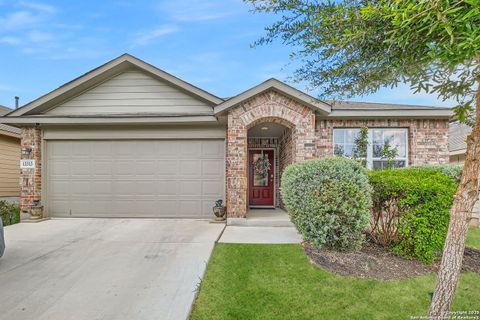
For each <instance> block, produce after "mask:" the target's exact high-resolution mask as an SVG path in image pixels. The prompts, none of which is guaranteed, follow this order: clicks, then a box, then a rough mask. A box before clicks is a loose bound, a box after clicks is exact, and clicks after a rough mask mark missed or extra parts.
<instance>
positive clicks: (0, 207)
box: [0, 200, 20, 226]
mask: <svg viewBox="0 0 480 320" xmlns="http://www.w3.org/2000/svg"><path fill="white" fill-rule="evenodd" d="M0 217H1V218H2V221H3V225H4V226H8V225H11V224H15V223H19V222H20V207H19V206H18V204H15V203H10V202H8V201H3V200H1V201H0Z"/></svg>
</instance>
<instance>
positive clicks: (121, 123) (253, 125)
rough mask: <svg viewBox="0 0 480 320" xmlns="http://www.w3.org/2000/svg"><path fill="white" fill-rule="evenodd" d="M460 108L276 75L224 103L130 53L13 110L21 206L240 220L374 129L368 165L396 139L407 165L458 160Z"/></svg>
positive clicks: (58, 212)
mask: <svg viewBox="0 0 480 320" xmlns="http://www.w3.org/2000/svg"><path fill="white" fill-rule="evenodd" d="M451 116H452V111H451V110H449V109H446V108H435V107H425V106H410V105H395V104H378V103H356V102H339V103H336V104H331V103H327V102H324V101H321V100H319V99H316V98H315V97H312V96H310V95H308V94H306V93H304V92H301V91H299V90H297V89H295V88H293V87H291V86H289V85H287V84H285V83H283V82H281V81H278V80H276V79H270V80H267V81H265V82H263V83H260V84H258V85H257V86H254V87H253V88H250V89H248V90H246V91H244V92H242V93H240V94H238V95H236V96H234V97H231V98H229V99H222V98H219V97H217V96H215V95H213V94H211V93H209V92H206V91H205V90H202V89H200V88H198V87H196V86H194V85H192V84H190V83H187V82H185V81H183V80H181V79H179V78H177V77H174V76H173V75H171V74H168V73H166V72H165V71H162V70H160V69H158V68H156V67H155V66H152V65H150V64H148V63H146V62H144V61H142V60H139V59H137V58H135V57H133V56H131V55H128V54H124V55H122V56H120V57H118V58H116V59H113V60H111V61H109V62H107V63H106V64H104V65H102V66H99V67H98V68H96V69H94V70H92V71H89V72H87V73H86V74H84V75H82V76H80V77H78V78H76V79H74V80H72V81H70V82H68V83H66V84H64V85H63V86H61V87H59V88H58V89H56V90H54V91H52V92H49V93H47V94H45V95H43V96H41V97H40V98H38V99H36V100H34V101H32V102H30V103H28V104H26V105H24V106H23V107H21V108H19V109H17V110H14V111H12V112H11V113H9V114H8V115H7V116H6V118H4V119H2V121H3V122H5V123H8V124H10V125H14V126H17V127H19V128H21V130H22V132H21V138H22V143H21V145H22V159H24V160H33V161H26V163H25V166H24V167H23V168H22V169H21V176H22V179H21V207H22V210H24V211H28V210H30V208H31V206H33V205H43V206H44V214H45V215H46V216H51V217H168V218H180V217H181V218H210V217H212V206H213V205H214V201H215V200H217V199H223V200H224V201H225V202H224V203H225V204H226V207H227V215H228V217H229V218H246V217H247V216H248V211H249V208H253V207H264V208H274V207H277V206H281V205H282V204H281V199H280V194H279V180H280V176H281V174H282V172H283V170H284V169H285V167H286V166H287V165H288V164H290V163H292V162H297V161H305V160H309V159H313V158H317V157H325V156H332V155H334V153H335V154H339V153H342V154H346V155H349V154H351V153H352V149H353V146H354V141H353V140H354V137H355V134H356V133H357V132H358V129H359V127H361V126H367V127H369V128H370V130H369V132H370V136H369V140H370V148H369V151H368V159H367V160H368V165H369V167H372V168H381V167H383V166H384V165H385V159H382V158H381V156H380V155H379V154H378V150H379V148H378V147H379V146H382V145H383V143H384V141H385V140H388V141H389V142H390V143H391V144H393V145H394V146H396V147H397V149H398V156H397V157H396V159H395V163H396V165H397V166H399V167H401V166H410V165H420V164H428V163H430V164H436V163H448V161H449V152H448V127H449V119H450V118H451Z"/></svg>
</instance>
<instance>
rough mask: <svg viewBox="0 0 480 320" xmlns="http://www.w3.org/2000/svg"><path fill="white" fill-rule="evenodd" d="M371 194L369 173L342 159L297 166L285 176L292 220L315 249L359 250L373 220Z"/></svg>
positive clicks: (285, 196) (284, 196)
mask: <svg viewBox="0 0 480 320" xmlns="http://www.w3.org/2000/svg"><path fill="white" fill-rule="evenodd" d="M370 194H371V187H370V185H369V183H368V177H367V174H366V169H364V168H363V167H362V166H361V165H360V164H359V163H358V162H356V161H354V160H350V159H346V158H343V157H333V158H321V159H316V160H310V161H306V162H302V163H294V164H291V165H290V166H288V167H287V168H286V169H285V171H284V172H283V175H282V184H281V195H282V199H283V202H284V203H285V206H286V209H287V211H288V213H289V215H290V218H291V220H292V222H293V223H294V224H295V226H296V227H297V229H298V231H299V232H300V233H301V234H302V236H303V238H304V239H305V240H307V241H309V242H310V243H311V244H312V245H313V246H315V247H321V246H325V247H328V248H331V249H336V250H342V251H345V250H355V249H359V248H360V247H361V245H362V243H363V242H364V240H365V233H364V232H365V231H366V229H367V227H368V221H369V219H370V208H371V203H372V201H371V195H370Z"/></svg>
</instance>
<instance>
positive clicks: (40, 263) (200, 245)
mask: <svg viewBox="0 0 480 320" xmlns="http://www.w3.org/2000/svg"><path fill="white" fill-rule="evenodd" d="M223 227H224V226H223V225H219V224H209V223H208V222H207V221H195V220H154V219H55V220H48V221H44V222H40V223H31V224H28V223H22V224H18V225H13V226H9V227H6V228H5V238H6V243H7V250H6V252H5V255H4V256H3V258H0V293H1V294H0V319H15V320H21V319H39V320H40V319H51V320H55V319H62V320H66V319H89V320H93V319H129V320H130V319H156V320H159V319H175V320H176V319H185V318H187V317H188V314H189V312H190V308H191V305H192V302H193V299H194V297H195V291H196V289H197V286H198V284H199V282H200V280H201V278H202V276H203V274H204V271H205V268H206V265H207V262H208V259H209V257H210V254H211V252H212V249H213V246H214V243H215V241H216V240H217V238H218V237H219V235H220V233H221V231H222V229H223Z"/></svg>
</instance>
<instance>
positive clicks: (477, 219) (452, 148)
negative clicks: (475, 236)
mask: <svg viewBox="0 0 480 320" xmlns="http://www.w3.org/2000/svg"><path fill="white" fill-rule="evenodd" d="M471 132H472V128H471V127H470V126H468V125H466V124H465V123H460V122H458V121H454V122H451V123H450V126H449V135H448V136H449V142H448V152H449V153H450V163H452V164H458V165H463V163H464V162H465V156H466V153H467V142H466V138H467V136H468V135H469V134H470V133H471ZM470 224H471V225H472V226H476V227H480V201H477V203H476V204H475V207H474V208H473V212H472V220H471V221H470Z"/></svg>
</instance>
